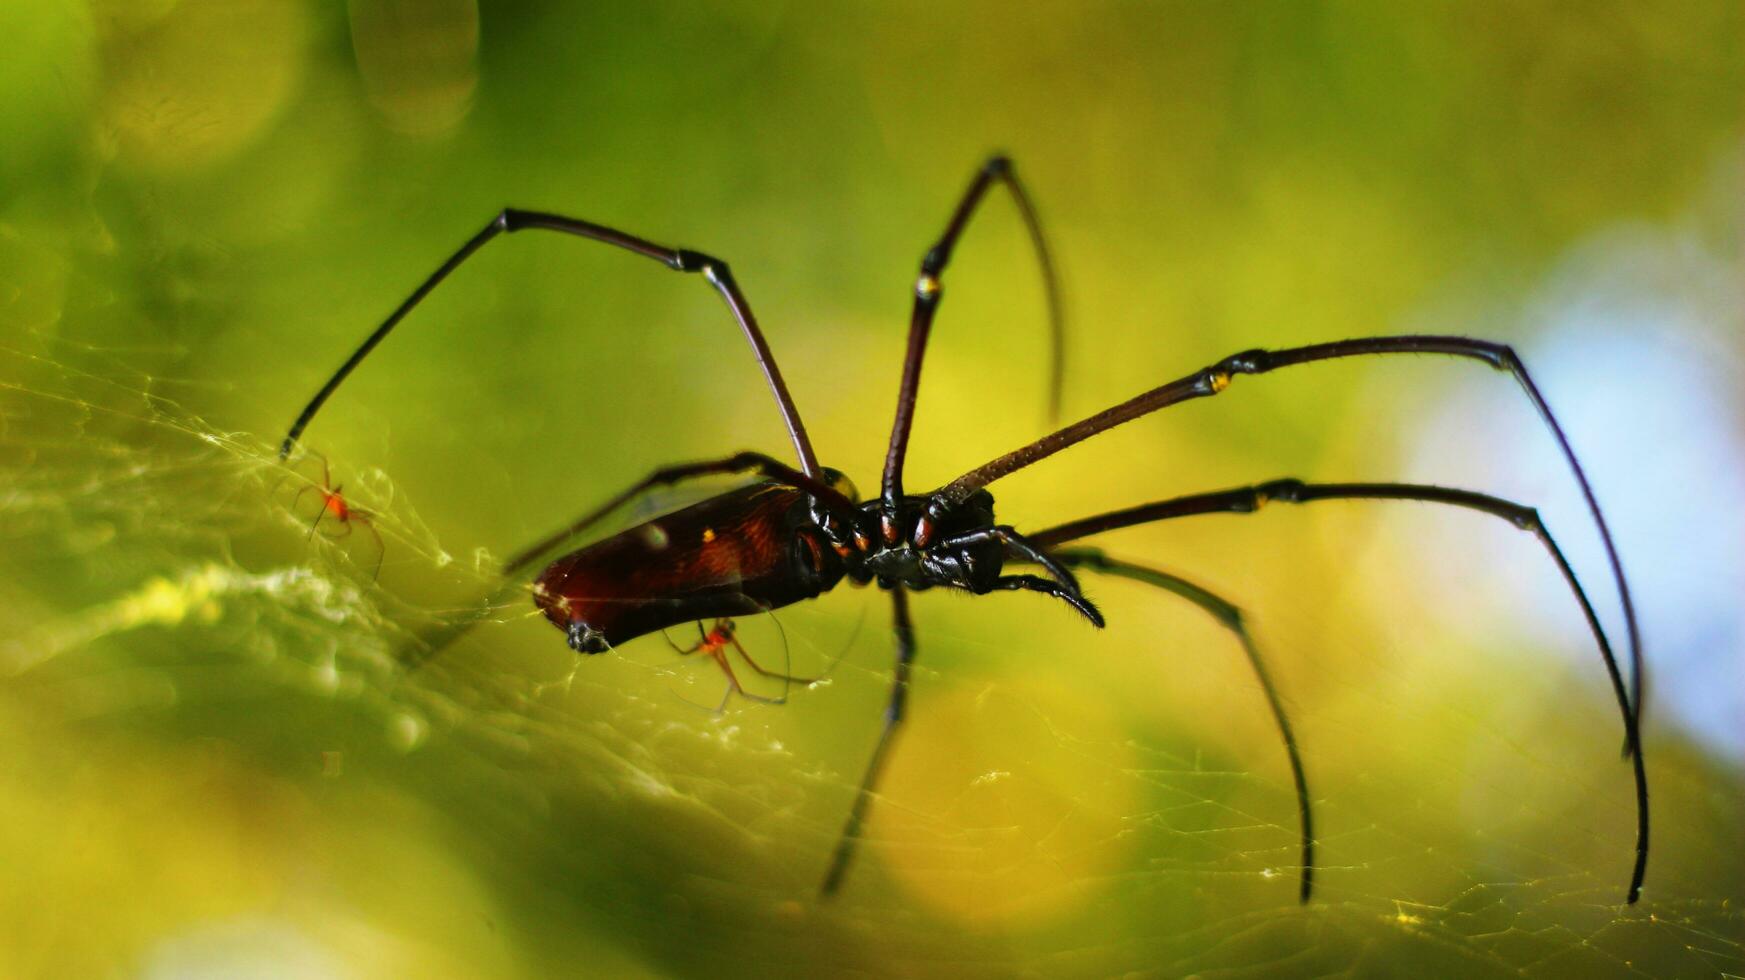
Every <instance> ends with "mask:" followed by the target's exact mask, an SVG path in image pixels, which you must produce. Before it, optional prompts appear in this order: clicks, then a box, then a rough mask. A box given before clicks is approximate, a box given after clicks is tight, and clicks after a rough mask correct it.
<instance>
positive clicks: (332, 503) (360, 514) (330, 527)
mask: <svg viewBox="0 0 1745 980" xmlns="http://www.w3.org/2000/svg"><path fill="white" fill-rule="evenodd" d="M309 458H311V459H313V460H315V461H316V462H318V463H320V464H321V477H320V479H319V480H315V479H311V478H310V477H307V476H304V475H302V474H293V475H294V476H295V477H296V478H297V479H300V480H302V481H303V486H301V487H299V488H298V490H297V493H296V494H295V495H294V496H292V498H291V513H292V514H293V515H296V516H297V518H298V520H300V521H304V522H307V523H308V525H309V533H308V534H307V535H306V536H305V537H306V539H307V540H311V541H313V540H314V539H315V533H316V532H317V531H319V532H321V536H322V537H323V538H325V539H327V540H328V541H333V542H339V541H344V540H345V539H347V538H349V537H351V536H352V532H353V531H354V530H355V529H356V528H358V527H362V528H363V529H364V530H365V531H366V532H368V533H369V536H370V538H371V540H372V541H374V542H375V549H374V551H375V562H374V563H373V564H372V566H371V569H370V581H372V582H374V581H375V580H376V579H377V578H378V577H379V576H380V575H381V573H382V559H383V558H384V557H386V555H387V548H386V546H385V545H384V544H383V542H382V533H381V532H380V531H378V530H376V522H375V519H374V518H375V514H374V512H372V511H368V510H365V509H364V508H362V507H359V506H357V505H355V504H353V503H352V502H351V501H350V500H347V499H346V496H345V487H344V485H343V484H340V485H336V484H334V482H333V476H332V473H331V471H330V470H329V469H328V465H327V457H325V456H322V455H321V454H320V453H310V454H309ZM311 493H313V494H314V495H315V496H314V497H313V498H311V497H310V496H309V495H310V494H311ZM311 499H313V500H315V501H316V506H315V508H314V509H313V510H309V509H308V508H306V507H305V506H304V502H305V501H306V500H311Z"/></svg>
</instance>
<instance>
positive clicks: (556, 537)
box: [503, 452, 860, 575]
mask: <svg viewBox="0 0 1745 980" xmlns="http://www.w3.org/2000/svg"><path fill="white" fill-rule="evenodd" d="M753 471H755V472H756V473H758V474H759V475H761V476H765V477H768V478H770V479H774V480H780V481H781V482H783V483H787V484H791V485H793V486H796V487H799V488H800V489H802V490H804V491H806V492H807V493H808V494H810V495H811V496H812V499H813V500H814V501H816V502H817V503H818V504H819V506H820V507H822V508H823V509H824V511H825V512H826V514H827V515H828V516H829V517H831V518H834V519H836V520H840V521H845V522H847V523H848V524H849V526H853V523H854V520H855V518H856V517H857V516H858V515H859V513H860V512H859V511H858V510H857V509H856V508H855V506H854V502H853V501H851V500H849V499H848V498H847V497H845V496H843V495H842V492H841V491H839V490H837V489H835V488H834V487H831V486H830V485H829V484H826V483H824V482H822V481H820V480H816V479H813V478H812V477H810V476H808V475H806V474H804V473H801V472H800V471H798V470H796V469H794V468H793V467H791V466H788V465H787V464H785V463H782V462H780V461H778V460H776V459H773V458H771V457H769V456H765V455H764V454H763V453H753V452H742V453H734V454H733V455H732V456H723V457H721V458H720V459H709V460H702V461H699V462H695V463H676V464H674V465H671V466H663V467H661V468H660V469H657V470H655V471H654V472H653V473H650V474H649V475H648V476H646V477H643V478H642V479H641V480H638V481H637V482H636V483H634V484H632V485H631V486H630V487H629V489H626V490H624V491H623V492H621V493H619V494H617V495H616V496H614V497H612V498H611V499H610V500H608V501H606V502H605V503H604V504H601V505H600V506H599V507H596V508H595V509H593V510H591V511H589V512H588V513H587V514H585V515H583V516H582V517H581V518H579V519H577V520H576V521H574V522H572V523H571V524H570V525H569V526H567V527H565V528H563V529H562V530H560V531H556V532H554V533H552V534H548V535H546V536H545V537H544V538H541V539H540V540H539V541H538V542H536V543H534V544H532V545H529V546H528V547H526V548H523V549H521V550H520V551H518V552H516V553H515V554H514V555H513V556H511V557H510V559H509V560H508V561H507V562H505V563H504V565H503V574H504V575H514V574H515V573H517V572H519V571H521V570H522V569H523V568H526V567H527V566H528V565H529V564H531V563H532V562H533V561H534V560H536V559H538V558H539V556H541V555H543V554H545V553H546V552H547V551H550V550H551V549H552V548H554V547H556V546H557V545H558V544H560V543H561V542H563V541H567V540H569V539H570V538H573V537H575V536H576V535H578V534H580V533H582V532H583V531H586V530H587V529H588V528H590V527H592V526H593V525H594V524H595V523H597V522H598V521H599V520H600V519H601V518H603V517H605V516H606V515H608V514H610V513H612V512H613V511H615V510H617V509H618V508H620V507H622V506H624V505H625V504H627V503H629V502H630V501H632V500H634V499H636V498H637V497H638V496H641V495H642V494H644V493H647V492H648V491H649V490H652V489H654V488H656V487H662V486H671V485H673V484H675V483H681V482H683V481H685V480H694V479H697V478H699V477H705V476H714V475H716V474H721V473H745V472H753Z"/></svg>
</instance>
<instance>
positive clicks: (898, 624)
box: [818, 585, 915, 898]
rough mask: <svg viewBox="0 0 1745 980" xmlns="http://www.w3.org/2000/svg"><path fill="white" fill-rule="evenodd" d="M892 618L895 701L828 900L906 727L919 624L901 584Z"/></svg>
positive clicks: (829, 880)
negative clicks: (911, 614) (900, 731)
mask: <svg viewBox="0 0 1745 980" xmlns="http://www.w3.org/2000/svg"><path fill="white" fill-rule="evenodd" d="M891 617H892V618H891V634H892V636H893V637H895V639H896V644H897V660H896V665H895V666H894V667H893V668H892V671H891V700H890V704H889V706H887V707H886V708H885V726H884V728H883V729H882V730H881V731H880V732H879V742H878V745H876V746H874V747H873V754H872V759H871V760H870V761H868V762H867V765H866V774H865V775H864V776H862V777H861V779H860V789H859V790H858V791H857V792H856V793H855V794H854V805H853V806H852V807H851V808H850V809H849V811H848V822H847V823H845V824H843V827H842V836H841V837H840V838H838V839H837V841H836V851H835V853H834V854H832V855H831V857H830V870H828V871H827V872H825V874H824V883H823V884H822V885H820V886H819V888H818V892H819V894H820V895H822V896H823V897H825V898H828V897H830V896H831V895H834V894H836V891H837V889H839V888H841V887H842V880H843V878H844V877H845V876H846V875H847V874H848V866H849V864H850V863H851V862H852V861H853V860H854V852H855V848H856V847H858V846H859V844H860V829H861V825H862V823H863V822H864V821H865V819H866V811H867V807H868V806H870V805H871V804H872V797H873V792H874V790H875V789H876V788H877V787H878V783H879V776H880V775H882V774H883V773H884V768H885V762H886V760H887V759H888V758H889V757H890V751H891V745H892V744H893V740H894V739H895V737H896V734H897V728H898V727H899V726H901V725H902V723H903V714H904V712H905V710H907V708H908V701H909V672H910V668H911V666H912V665H913V664H914V662H915V624H914V622H913V621H912V620H911V619H910V618H909V596H908V593H907V592H905V591H904V590H903V587H902V586H900V585H899V586H897V587H895V588H893V589H891Z"/></svg>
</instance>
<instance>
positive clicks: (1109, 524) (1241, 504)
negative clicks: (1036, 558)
mask: <svg viewBox="0 0 1745 980" xmlns="http://www.w3.org/2000/svg"><path fill="white" fill-rule="evenodd" d="M1275 500H1276V501H1282V502H1285V503H1293V504H1303V503H1309V502H1311V501H1315V500H1416V501H1423V502H1425V503H1435V504H1445V505H1448V506H1452V507H1462V508H1465V509H1468V510H1474V511H1478V512H1480V513H1484V514H1490V515H1491V516H1493V517H1500V518H1502V519H1503V520H1506V521H1508V522H1509V523H1511V524H1513V525H1515V526H1516V527H1518V528H1520V529H1521V530H1524V531H1531V532H1532V533H1533V536H1534V537H1536V538H1538V539H1539V543H1540V544H1542V545H1544V546H1545V550H1546V552H1547V553H1549V554H1550V555H1551V559H1552V561H1553V562H1555V563H1556V565H1557V569H1558V571H1559V572H1560V573H1562V575H1563V580H1564V582H1565V583H1566V584H1568V586H1569V589H1570V591H1571V592H1572V593H1573V594H1574V595H1575V600H1576V602H1577V603H1578V604H1579V605H1580V606H1581V612H1582V616H1583V617H1584V618H1585V619H1586V620H1587V626H1588V631H1589V632H1590V633H1592V634H1593V638H1594V642H1595V643H1596V644H1597V645H1598V646H1599V649H1600V658H1601V659H1602V660H1603V661H1604V662H1605V666H1606V675H1607V677H1608V678H1609V679H1610V681H1611V684H1612V694H1613V697H1614V698H1615V699H1616V700H1617V702H1618V711H1619V713H1620V714H1621V715H1622V716H1623V719H1624V746H1625V756H1626V757H1627V758H1629V759H1630V761H1631V764H1632V768H1633V770H1634V773H1635V779H1636V864H1635V868H1634V869H1633V870H1632V872H1631V874H1630V890H1629V895H1628V899H1627V900H1628V901H1629V902H1631V903H1634V902H1635V901H1636V900H1637V898H1639V897H1640V896H1641V894H1642V878H1643V876H1644V875H1645V874H1646V873H1647V869H1648V775H1647V771H1646V768H1645V767H1644V764H1643V762H1642V735H1641V728H1640V727H1639V723H1638V720H1637V719H1638V712H1637V711H1636V710H1633V706H1632V703H1631V701H1630V696H1629V693H1628V691H1627V689H1626V688H1625V685H1624V676H1623V671H1622V670H1620V669H1619V667H1618V659H1617V657H1616V656H1615V655H1614V654H1613V652H1612V645H1611V643H1610V641H1608V640H1607V638H1606V631H1605V629H1604V628H1603V627H1601V625H1600V620H1599V616H1598V615H1597V614H1596V613H1595V612H1594V607H1593V603H1592V602H1589V601H1588V597H1587V593H1586V592H1585V591H1583V590H1582V587H1581V581H1580V580H1579V579H1578V578H1577V577H1576V574H1575V569H1574V568H1572V567H1570V564H1569V560H1568V559H1566V558H1565V557H1564V556H1563V551H1562V549H1560V548H1559V547H1558V546H1557V542H1556V540H1555V539H1554V538H1552V536H1551V532H1550V530H1548V529H1547V528H1546V527H1545V522H1544V521H1543V520H1542V519H1540V517H1539V512H1538V511H1536V510H1534V509H1533V508H1531V507H1526V506H1523V505H1521V504H1517V503H1514V502H1512V501H1508V500H1503V499H1501V498H1499V497H1492V496H1490V495H1488V494H1482V493H1477V492H1474V491H1471V490H1459V489H1454V488H1450V487H1437V486H1428V485H1423V484H1414V483H1304V482H1302V481H1301V480H1288V479H1287V480H1273V481H1271V482H1269V483H1262V484H1256V485H1254V486H1248V487H1237V488H1234V489H1230V490H1217V491H1213V492H1211V493H1201V494H1194V495H1191V496H1186V497H1176V498H1173V499H1170V500H1162V501H1158V502H1156V503H1151V504H1143V505H1140V506H1138V507H1131V508H1128V509H1126V510H1119V511H1112V512H1110V513H1107V514H1100V515H1097V516H1095V517H1087V518H1084V519H1082V520H1077V521H1073V522H1071V523H1067V524H1062V525H1059V526H1058V527H1052V528H1049V529H1047V530H1044V531H1040V532H1037V533H1035V534H1032V535H1030V541H1031V543H1032V544H1034V545H1037V546H1040V547H1043V548H1051V547H1053V546H1054V545H1058V544H1063V543H1065V542H1067V541H1073V540H1076V539H1078V538H1082V537H1086V536H1089V535H1092V534H1097V533H1100V532H1103V531H1111V530H1115V529H1116V528H1123V527H1133V526H1134V525H1137V524H1147V523H1150V522H1153V521H1165V520H1171V519H1173V518H1177V517H1190V516H1193V515H1196V514H1218V513H1235V514H1252V513H1254V512H1255V511H1258V510H1260V509H1261V508H1262V507H1263V506H1265V505H1266V504H1267V503H1269V502H1271V501H1275ZM1634 708H1637V709H1639V708H1640V702H1639V701H1638V702H1637V703H1636V704H1635V705H1634Z"/></svg>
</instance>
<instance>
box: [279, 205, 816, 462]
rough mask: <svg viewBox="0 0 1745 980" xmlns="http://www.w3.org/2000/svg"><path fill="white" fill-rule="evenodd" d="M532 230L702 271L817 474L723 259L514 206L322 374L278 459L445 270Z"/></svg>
mask: <svg viewBox="0 0 1745 980" xmlns="http://www.w3.org/2000/svg"><path fill="white" fill-rule="evenodd" d="M532 229H537V230H540V231H555V232H559V233H561V234H565V235H574V236H576V237H578V238H585V239H588V240H590V241H595V242H599V243H601V244H603V245H611V246H613V247H615V248H621V249H624V250H625V251H627V252H634V253H635V254H637V255H640V256H643V257H644V258H650V259H653V260H655V261H656V262H659V263H660V264H662V265H664V266H666V267H667V268H669V269H671V270H673V271H674V272H695V273H701V274H702V276H703V278H704V279H706V280H708V282H709V285H711V286H713V287H714V288H715V291H716V292H718V293H720V294H721V300H722V302H724V303H726V304H727V310H728V312H730V313H732V314H733V319H734V320H735V321H736V322H737V323H738V324H739V329H740V331H741V332H743V333H744V334H745V339H746V342H747V343H749V344H750V345H751V352H752V356H753V357H755V358H756V360H757V366H758V368H759V369H761V370H762V371H763V376H764V380H765V381H766V382H768V384H769V389H770V394H771V395H773V396H775V400H776V408H777V410H778V411H780V412H781V416H782V424H783V425H785V426H787V430H788V438H789V440H790V441H792V442H793V445H794V455H795V456H796V457H798V459H799V461H800V469H801V470H803V471H805V473H806V475H807V476H811V477H818V476H820V475H821V473H822V471H821V470H820V469H819V467H818V456H817V454H816V453H815V452H813V450H812V441H811V439H810V437H808V436H807V435H806V426H805V423H803V422H801V421H800V410H799V409H798V408H796V407H795V406H794V399H793V397H792V396H791V395H789V394H788V386H787V383H786V382H785V381H783V380H782V372H781V370H780V369H779V368H778V367H777V366H776V359H775V355H774V354H772V353H770V349H769V342H768V341H766V340H764V336H763V331H762V330H760V329H759V328H758V325H757V317H756V316H754V315H753V314H752V312H751V304H750V303H749V302H747V301H746V299H745V294H744V293H743V292H741V291H740V289H739V284H738V283H737V282H736V281H735V280H734V278H733V272H732V270H731V269H729V268H728V267H727V263H725V262H723V261H721V260H720V259H718V258H715V257H714V256H712V255H705V254H703V253H702V252H695V251H691V250H690V249H682V248H668V247H667V246H665V245H657V244H655V243H654V242H651V241H648V240H647V239H644V238H638V237H637V236H635V235H631V234H628V233H626V232H622V231H619V230H617V229H616V228H608V227H606V226H605V225H597V224H594V223H593V222H591V221H582V220H580V219H579V218H567V217H564V216H563V215H561V214H546V213H543V212H539V211H520V210H517V209H515V208H505V209H503V210H502V211H501V212H499V213H498V214H497V216H496V217H494V218H492V219H491V220H490V221H489V222H488V223H486V225H485V227H483V228H481V229H479V231H478V233H477V234H475V235H473V237H471V238H469V239H467V241H466V244H464V245H462V246H461V247H460V248H459V249H458V250H457V251H456V252H455V253H454V254H453V255H451V256H449V257H448V259H447V261H445V262H443V263H442V265H440V266H438V267H437V269H436V271H435V272H433V273H431V274H430V275H429V276H428V277H427V278H426V279H425V280H424V282H422V283H420V284H419V286H418V288H417V289H415V290H413V291H412V295H410V296H408V297H406V299H405V300H403V301H402V302H401V303H400V305H399V306H397V307H395V309H394V312H392V313H390V314H388V318H387V319H386V320H383V321H382V323H381V325H379V326H377V327H376V329H375V330H374V331H373V332H372V333H371V334H370V335H369V336H368V337H365V338H364V341H363V343H362V344H359V345H358V348H357V349H356V350H354V351H352V352H351V356H350V357H347V358H346V359H345V363H343V364H341V365H340V366H339V370H337V371H335V372H334V373H333V376H332V377H330V378H328V379H327V382H326V383H325V384H323V385H322V386H321V389H320V390H319V391H317V392H316V393H315V397H314V398H311V399H310V400H309V404H307V405H305V406H304V407H303V411H302V412H300V413H298V415H297V419H296V421H294V422H292V423H291V428H290V430H289V431H288V432H286V433H285V441H284V442H283V443H282V444H281V445H280V446H279V458H280V459H284V458H285V457H286V456H288V455H290V452H291V448H292V447H293V446H295V445H296V444H297V439H298V437H299V436H301V435H302V434H303V430H304V428H306V427H307V426H308V425H309V422H310V420H312V419H314V418H315V413H316V412H318V411H320V410H321V406H322V405H323V404H324V403H325V402H326V401H327V399H328V397H329V396H331V395H332V394H333V392H334V391H335V390H336V389H338V388H339V385H340V383H341V382H343V381H344V380H345V379H346V376H347V375H349V374H351V372H352V370H353V369H355V368H356V367H357V366H358V364H360V363H362V361H363V359H364V358H365V357H368V356H369V353H370V351H373V350H375V349H376V345H377V344H380V343H381V342H382V340H383V339H385V338H386V337H387V336H388V333H389V332H390V331H392V330H393V329H394V327H395V326H396V325H397V324H398V323H399V322H400V321H401V320H403V319H405V318H406V314H408V313H411V312H412V310H413V308H414V307H416V306H417V305H418V304H419V303H420V302H422V301H423V300H424V297H426V296H428V295H429V294H430V291H431V290H433V289H435V288H436V287H437V286H439V285H441V283H442V281H443V280H444V279H447V278H448V276H449V274H450V273H452V272H454V270H456V269H458V268H460V266H461V264H462V263H464V262H466V260H467V259H469V258H471V257H472V255H473V253H474V252H477V251H478V250H479V249H481V248H483V247H484V246H485V244H486V243H487V242H489V241H490V240H491V239H493V238H496V237H497V236H498V235H501V234H505V233H509V232H517V231H523V230H532Z"/></svg>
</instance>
